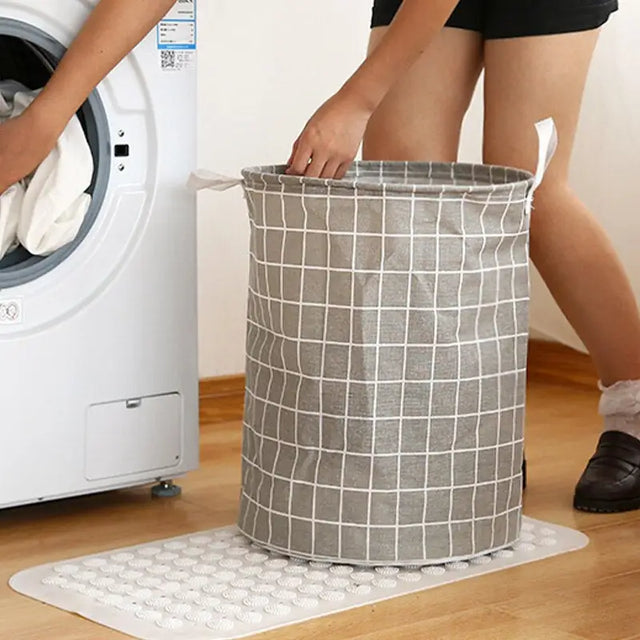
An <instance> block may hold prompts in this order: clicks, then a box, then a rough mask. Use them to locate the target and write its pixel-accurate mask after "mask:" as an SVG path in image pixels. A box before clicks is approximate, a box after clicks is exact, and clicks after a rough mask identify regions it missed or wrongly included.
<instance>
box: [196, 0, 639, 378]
mask: <svg viewBox="0 0 640 640" xmlns="http://www.w3.org/2000/svg"><path fill="white" fill-rule="evenodd" d="M621 4H622V11H621V12H620V13H619V14H618V15H616V16H615V18H614V19H613V20H612V21H611V22H610V23H609V25H607V28H606V29H605V30H604V34H603V37H602V40H601V42H600V45H599V48H598V51H597V54H596V59H595V61H594V67H593V69H592V73H591V77H590V80H589V86H588V90H587V95H586V98H585V105H584V111H583V118H582V123H581V127H580V131H579V135H578V139H577V143H576V152H575V160H574V163H573V167H572V182H573V184H574V186H575V188H576V189H577V191H578V192H579V193H580V195H581V196H582V197H583V198H584V200H585V201H586V202H587V203H588V204H589V206H590V207H591V208H592V209H593V210H594V211H595V212H596V214H597V216H598V217H599V219H600V220H601V221H602V222H603V224H604V225H605V227H606V228H607V230H608V231H609V233H610V234H611V236H612V238H613V240H614V242H615V244H616V247H617V248H618V249H619V250H620V252H621V255H622V257H623V259H624V261H625V264H626V266H627V268H628V269H629V271H630V273H631V275H632V278H633V280H634V286H635V288H636V291H637V292H638V294H639V296H640V250H639V249H638V245H639V241H640V204H639V203H640V178H639V177H638V176H637V175H636V174H637V173H638V170H639V168H640V82H639V81H638V78H639V77H640V49H638V48H637V47H636V46H635V43H634V38H635V29H636V28H637V25H638V24H640V3H638V2H637V0H621ZM370 9H371V0H322V2H319V1H318V0H295V2H293V1H292V0H268V1H265V0H200V117H199V127H200V158H199V161H200V166H202V167H205V168H209V169H212V170H215V171H218V172H220V173H228V174H230V175H238V172H239V171H240V169H241V168H243V167H245V166H250V165H255V164H268V163H271V162H284V161H286V159H287V158H288V155H289V151H290V147H291V143H292V142H293V140H294V139H295V137H296V136H297V135H298V133H299V132H300V130H301V128H302V126H303V125H304V123H305V121H306V119H307V118H308V117H309V116H310V115H311V113H312V112H313V110H314V109H315V108H316V107H318V106H319V105H320V104H321V103H322V102H323V101H324V100H325V99H326V98H327V97H329V95H330V94H332V93H333V92H334V91H335V90H337V89H338V88H339V86H340V85H341V83H342V82H343V81H344V80H345V79H346V78H347V76H348V75H349V74H350V73H351V72H352V71H353V70H354V69H355V68H356V66H357V65H358V63H359V62H360V61H361V59H362V56H363V54H364V51H365V49H366V40H367V37H368V29H367V24H368V20H369V17H370ZM481 122H482V119H481V94H480V92H479V93H478V95H477V96H476V98H475V100H474V104H473V106H472V108H471V110H470V113H469V116H468V118H467V121H466V123H465V134H464V138H463V145H462V156H463V159H471V160H478V159H479V149H480V142H479V141H480V135H481ZM200 197H201V201H200V214H199V222H200V285H199V286H200V357H201V364H200V368H201V375H202V376H203V377H207V376H219V375H225V374H234V373H239V372H241V371H243V370H244V355H243V351H244V331H245V326H244V321H245V308H246V307H245V298H246V285H247V255H248V224H247V219H246V209H245V206H244V201H243V199H242V195H241V192H240V190H239V189H238V190H235V191H233V192H227V193H223V194H213V193H206V194H203V195H201V196H200ZM533 298H534V300H533V308H532V325H533V328H534V330H535V331H536V333H538V334H540V333H542V334H546V335H548V336H550V337H552V338H554V339H556V340H560V341H563V342H566V343H568V344H572V345H574V346H580V343H579V341H578V340H577V338H576V337H575V335H574V334H573V332H572V331H571V329H570V328H569V327H568V326H567V324H566V322H565V321H564V320H563V318H562V316H561V314H560V312H559V311H558V310H557V307H556V306H555V304H554V303H553V300H552V299H551V297H550V295H549V294H548V292H547V291H546V289H545V288H544V286H543V285H542V283H541V282H540V280H539V278H538V277H536V276H534V283H533Z"/></svg>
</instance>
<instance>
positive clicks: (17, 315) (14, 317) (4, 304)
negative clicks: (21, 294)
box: [0, 299, 22, 324]
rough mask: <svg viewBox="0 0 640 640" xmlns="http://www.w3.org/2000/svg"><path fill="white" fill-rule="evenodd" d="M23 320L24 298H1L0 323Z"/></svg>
mask: <svg viewBox="0 0 640 640" xmlns="http://www.w3.org/2000/svg"><path fill="white" fill-rule="evenodd" d="M21 322H22V300H17V299H16V300H0V324H20V323H21Z"/></svg>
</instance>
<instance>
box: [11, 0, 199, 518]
mask: <svg viewBox="0 0 640 640" xmlns="http://www.w3.org/2000/svg"><path fill="white" fill-rule="evenodd" d="M96 1H97V0H55V1H52V0H0V78H2V79H5V78H13V79H16V80H19V81H21V82H22V83H23V84H25V85H27V86H28V87H30V88H34V89H36V88H39V87H41V86H43V85H44V83H45V82H46V81H47V79H48V78H49V77H50V75H51V73H52V70H53V69H54V68H55V65H56V63H57V62H58V61H59V60H60V58H61V56H62V55H63V53H64V51H65V48H66V47H68V46H69V44H70V43H71V41H72V40H73V38H74V36H75V35H76V34H77V33H78V31H79V29H80V28H81V26H82V24H83V23H84V21H85V20H86V18H87V16H88V15H89V13H90V11H91V9H92V8H93V6H94V5H95V4H96ZM195 9H196V7H195V1H194V0H182V1H181V2H179V3H178V4H177V5H176V7H175V8H174V9H172V10H171V12H170V14H168V15H167V17H166V19H165V20H164V21H163V22H162V23H161V24H160V25H159V27H158V28H157V29H154V31H153V32H152V33H151V34H149V36H148V37H147V38H146V39H145V40H144V42H142V44H140V45H139V46H138V47H137V48H136V49H135V51H134V52H133V53H131V55H129V56H128V57H127V58H126V59H125V60H124V61H123V62H122V63H121V64H120V65H119V66H118V67H117V68H116V69H115V70H114V71H113V72H112V73H111V74H110V75H109V77H108V78H107V79H106V80H105V81H104V82H103V83H102V84H101V85H100V86H99V87H98V88H97V89H96V91H94V92H93V94H92V95H91V97H90V98H89V99H88V100H87V102H86V103H85V104H84V105H83V107H82V108H81V110H80V111H79V114H78V115H79V118H80V121H81V123H82V126H83V128H84V130H85V133H86V137H87V140H88V142H89V144H90V146H91V149H92V153H93V158H94V162H95V171H94V176H93V181H92V184H91V188H90V193H91V196H92V205H91V208H90V210H89V211H88V213H87V215H86V218H85V219H84V224H83V226H82V228H81V231H80V233H79V235H78V237H77V238H76V240H75V241H74V242H72V243H71V244H69V245H67V246H65V247H64V248H62V249H60V250H59V251H57V252H56V253H54V254H52V255H50V256H47V257H37V256H33V255H30V254H28V253H27V252H26V251H24V250H16V251H14V252H12V253H10V254H9V255H8V256H6V257H5V259H4V260H2V261H1V262H0V470H1V474H0V475H1V476H2V481H1V482H0V508H3V507H10V506H15V505H21V504H27V503H33V502H38V501H44V500H52V499H57V498H64V497H68V496H77V495H81V494H88V493H94V492H99V491H106V490H111V489H117V488H122V487H131V486H134V485H141V484H146V483H155V482H158V481H167V482H166V485H165V487H166V488H168V489H170V486H169V485H170V483H169V482H168V481H169V480H172V479H174V478H176V477H178V476H181V475H183V474H184V473H186V472H188V471H190V470H192V469H194V468H196V466H197V463H198V374H197V320H196V318H197V313H196V312H197V309H196V202H195V197H194V195H193V194H192V193H190V192H189V191H188V190H187V188H186V183H187V179H188V176H189V173H190V172H191V171H192V170H193V168H194V167H195V159H196V155H195V153H196V152H195V143H196V135H195V134H196V132H195V127H196V68H195V47H196V29H195V24H196V23H195V20H196V16H195Z"/></svg>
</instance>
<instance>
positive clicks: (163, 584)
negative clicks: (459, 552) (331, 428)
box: [10, 518, 588, 640]
mask: <svg viewBox="0 0 640 640" xmlns="http://www.w3.org/2000/svg"><path fill="white" fill-rule="evenodd" d="M587 543H588V538H587V537H586V536H585V535H583V534H582V533H580V532H578V531H573V530H572V529H567V528H564V527H560V526H556V525H553V524H548V523H545V522H540V521H537V520H532V519H530V518H524V520H523V525H522V534H521V536H520V540H519V542H518V543H517V544H516V545H514V547H513V548H511V549H505V550H502V551H498V552H496V553H494V554H491V555H487V556H480V557H478V558H475V559H473V560H470V561H469V562H452V563H449V564H446V565H435V566H429V567H405V568H403V569H399V568H397V567H376V568H370V567H366V568H365V567H354V566H348V565H331V564H329V563H322V562H307V561H304V560H295V559H289V558H284V557H282V556H280V555H278V554H275V553H269V552H266V551H264V550H262V549H261V548H260V547H258V546H256V545H255V544H253V543H251V542H250V541H249V540H247V539H246V538H245V537H243V536H242V535H241V534H240V533H239V531H238V529H237V528H236V527H225V528H222V529H213V530H211V531H204V532H202V533H197V534H190V535H186V536H181V537H177V538H172V539H168V540H160V541H156V542H151V543H147V544H141V545H137V546H135V547H129V548H126V549H119V550H115V551H107V552H105V553H99V554H95V555H92V556H85V557H82V558H75V559H73V560H69V561H66V562H58V563H52V564H46V565H41V566H39V567H35V568H33V569H28V570H26V571H22V572H20V573H18V574H16V575H15V576H13V578H11V580H10V585H11V587H12V588H13V589H14V590H15V591H18V592H19V593H22V594H24V595H26V596H29V597H31V598H34V599H36V600H39V601H41V602H44V603H47V604H50V605H53V606H55V607H58V608H60V609H64V610H66V611H71V612H74V613H77V614H79V615H81V616H83V617H84V618H87V619H89V620H92V621H93V622H97V623H99V624H102V625H104V626H107V627H111V628H112V629H116V630H117V631H121V632H122V633H125V634H128V635H130V636H133V637H134V638H141V639H144V640H169V639H171V640H174V639H176V638H181V639H184V640H215V639H219V638H220V639H222V638H225V639H228V638H241V637H246V636H250V635H253V634H257V633H262V632H264V631H267V630H270V629H275V628H277V627H282V626H285V625H290V624H295V623H298V622H302V621H304V620H309V619H311V618H316V617H319V616H326V615H329V614H332V613H337V612H339V611H345V610H347V609H351V608H353V607H359V606H362V605H366V604H371V603H373V602H378V601H380V600H386V599H389V598H394V597H396V596H402V595H405V594H408V593H412V592H415V591H421V590H423V589H431V588H433V587H438V586H440V585H444V584H448V583H451V582H456V581H458V580H464V579H467V578H473V577H475V576H479V575H484V574H487V573H491V572H494V571H500V570H502V569H508V568H509V567H514V566H517V565H521V564H525V563H528V562H533V561H536V560H542V559H544V558H549V557H551V556H555V555H558V554H561V553H567V552H569V551H575V550H577V549H581V548H582V547H584V546H586V545H587Z"/></svg>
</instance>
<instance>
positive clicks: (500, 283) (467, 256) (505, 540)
mask: <svg viewBox="0 0 640 640" xmlns="http://www.w3.org/2000/svg"><path fill="white" fill-rule="evenodd" d="M538 131H539V134H540V137H541V145H540V147H541V153H540V156H541V162H540V168H539V171H538V174H537V175H536V176H533V175H531V174H529V173H526V172H524V171H519V170H515V169H508V168H500V167H488V166H476V165H462V164H412V163H409V164H407V163H375V162H364V163H356V164H354V166H353V168H352V170H351V171H350V172H349V173H348V175H347V177H346V178H345V179H344V180H342V181H325V180H319V179H306V178H298V177H292V176H286V175H284V167H281V166H274V167H261V168H255V169H247V170H245V171H244V172H243V176H244V181H243V184H244V189H245V193H246V197H247V202H248V208H249V213H250V226H251V260H250V276H249V305H248V331H247V372H246V373H247V379H246V406H245V417H244V444H243V450H242V463H243V469H242V494H241V505H240V516H239V527H240V529H241V531H242V532H244V533H245V534H246V535H247V536H248V537H249V538H251V539H252V540H253V541H255V542H257V543H258V544H259V545H262V546H264V547H267V548H269V549H272V550H275V551H278V552H280V553H283V554H286V555H291V556H296V557H300V558H307V559H313V560H321V561H322V560H324V561H331V562H342V563H351V564H357V565H380V564H393V565H406V564H422V565H424V564H430V563H441V562H446V561H452V560H455V559H464V558H469V557H473V556H476V555H480V554H486V553H487V552H491V551H494V550H497V549H500V548H503V547H506V546H509V545H511V544H513V543H514V542H515V541H516V540H517V538H518V536H519V532H520V519H521V495H522V487H521V465H522V443H523V426H524V410H525V373H526V356H527V342H528V303H529V267H528V230H529V215H528V214H529V212H530V210H531V207H530V205H531V198H532V194H533V191H534V189H535V188H536V187H537V186H538V184H539V183H540V181H541V180H542V176H543V173H544V170H545V168H546V166H547V165H548V162H549V160H550V158H551V155H552V153H553V148H554V142H555V128H554V126H553V122H552V121H545V122H544V123H540V124H539V125H538ZM226 186H228V185H226Z"/></svg>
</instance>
